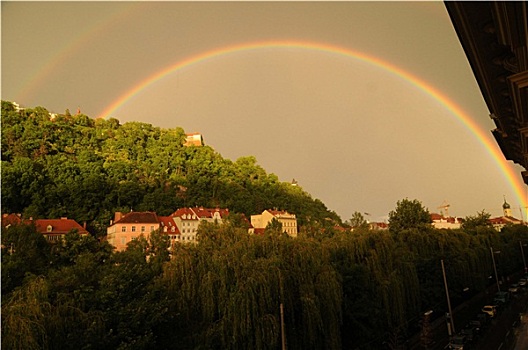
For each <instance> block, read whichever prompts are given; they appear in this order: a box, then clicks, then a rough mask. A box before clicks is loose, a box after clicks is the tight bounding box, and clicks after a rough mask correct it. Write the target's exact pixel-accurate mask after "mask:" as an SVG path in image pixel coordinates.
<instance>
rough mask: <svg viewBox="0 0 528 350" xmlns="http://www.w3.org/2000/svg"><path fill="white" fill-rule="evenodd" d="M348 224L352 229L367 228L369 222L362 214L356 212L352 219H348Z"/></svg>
mask: <svg viewBox="0 0 528 350" xmlns="http://www.w3.org/2000/svg"><path fill="white" fill-rule="evenodd" d="M347 224H348V225H350V227H352V228H367V227H368V222H367V220H365V217H364V216H363V214H361V213H360V212H358V211H356V212H354V214H352V217H351V218H350V219H348V221H347Z"/></svg>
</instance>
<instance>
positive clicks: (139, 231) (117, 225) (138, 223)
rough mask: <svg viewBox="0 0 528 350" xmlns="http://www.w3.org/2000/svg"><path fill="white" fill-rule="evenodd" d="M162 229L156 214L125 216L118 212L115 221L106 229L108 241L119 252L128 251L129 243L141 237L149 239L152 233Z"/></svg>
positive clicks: (139, 213) (140, 213)
mask: <svg viewBox="0 0 528 350" xmlns="http://www.w3.org/2000/svg"><path fill="white" fill-rule="evenodd" d="M159 227H160V221H159V219H158V216H157V215H156V213H152V212H130V213H126V214H123V213H121V212H116V213H115V216H114V220H113V221H111V222H110V226H109V227H108V228H107V229H106V233H107V240H108V243H110V244H111V245H112V246H114V247H115V249H116V250H117V251H123V250H125V249H126V246H127V243H129V242H130V241H132V240H133V239H135V238H138V237H139V236H141V235H142V236H144V237H145V238H147V239H148V238H149V236H150V233H151V232H153V231H155V230H157V229H158V228H159Z"/></svg>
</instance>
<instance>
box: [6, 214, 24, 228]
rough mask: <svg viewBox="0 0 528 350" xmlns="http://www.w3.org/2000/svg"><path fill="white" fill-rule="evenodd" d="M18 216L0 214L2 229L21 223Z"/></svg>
mask: <svg viewBox="0 0 528 350" xmlns="http://www.w3.org/2000/svg"><path fill="white" fill-rule="evenodd" d="M20 216H21V215H20V214H2V227H7V226H9V225H17V224H20V223H21V222H22V218H21V217H20Z"/></svg>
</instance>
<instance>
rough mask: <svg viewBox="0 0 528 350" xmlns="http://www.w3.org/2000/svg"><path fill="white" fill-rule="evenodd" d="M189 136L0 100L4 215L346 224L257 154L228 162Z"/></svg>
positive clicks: (100, 222)
mask: <svg viewBox="0 0 528 350" xmlns="http://www.w3.org/2000/svg"><path fill="white" fill-rule="evenodd" d="M184 142H185V132H184V130H183V129H182V128H175V129H163V128H159V127H155V126H153V125H151V124H147V123H140V122H128V123H124V124H121V123H120V122H119V121H118V120H117V119H114V118H110V119H108V120H105V119H92V118H90V117H88V116H86V115H84V114H80V113H79V114H76V115H72V114H70V113H69V111H66V112H65V113H64V114H51V113H50V112H49V111H48V110H46V109H45V108H42V107H35V108H25V109H19V108H17V106H16V105H14V104H13V103H11V102H7V101H2V211H3V212H16V213H23V214H24V215H25V216H26V217H29V216H32V217H48V218H56V217H62V216H67V217H69V218H72V219H75V220H77V221H79V222H83V221H87V222H88V223H89V225H90V227H91V228H92V230H94V231H96V232H98V233H101V232H104V226H105V225H106V224H107V223H108V222H109V220H110V218H111V217H112V215H113V212H114V211H129V210H130V209H131V208H132V209H134V210H137V211H156V212H157V213H159V214H162V215H168V214H170V213H171V212H173V211H174V210H175V209H176V208H178V207H183V206H194V205H200V206H207V207H217V206H218V207H225V208H229V209H230V210H231V211H232V212H238V213H244V214H246V215H251V214H256V213H260V212H262V211H263V210H264V209H268V208H279V209H285V210H288V211H290V212H292V213H295V214H297V217H298V218H299V223H300V225H302V224H304V223H306V222H308V221H311V222H314V221H315V222H319V223H322V224H325V223H327V222H329V221H330V222H340V218H339V217H338V215H337V214H336V213H334V212H331V211H329V210H328V209H327V208H326V206H325V205H324V204H323V203H322V202H321V201H320V200H318V199H313V198H312V197H311V196H310V195H309V194H308V193H307V192H305V191H304V190H303V189H302V188H301V187H299V186H292V185H291V184H290V183H287V182H281V181H280V180H279V179H278V177H277V176H276V175H274V174H268V173H266V171H265V170H264V169H263V168H262V167H260V166H259V165H258V164H257V161H256V159H255V157H253V156H247V157H242V158H239V159H237V160H236V161H231V160H229V159H225V158H223V157H222V156H221V155H220V154H219V153H218V152H216V151H215V150H214V149H213V148H211V147H209V146H203V147H185V146H183V143H184ZM327 218H329V219H330V220H327Z"/></svg>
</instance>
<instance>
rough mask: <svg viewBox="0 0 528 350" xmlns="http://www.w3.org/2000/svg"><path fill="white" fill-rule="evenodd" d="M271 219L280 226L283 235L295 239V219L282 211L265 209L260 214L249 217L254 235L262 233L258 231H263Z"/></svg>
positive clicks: (292, 215) (293, 215)
mask: <svg viewBox="0 0 528 350" xmlns="http://www.w3.org/2000/svg"><path fill="white" fill-rule="evenodd" d="M273 219H276V220H277V221H278V222H280V223H281V224H282V230H283V231H284V232H285V233H287V234H288V235H289V236H291V237H297V232H298V231H297V217H296V216H295V214H290V213H288V212H287V211H284V210H276V209H274V210H271V209H267V210H264V211H263V212H262V214H258V215H251V226H253V228H254V232H255V233H257V232H262V231H261V230H260V229H265V228H266V227H267V226H268V225H269V223H270V222H271V221H272V220H273Z"/></svg>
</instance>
